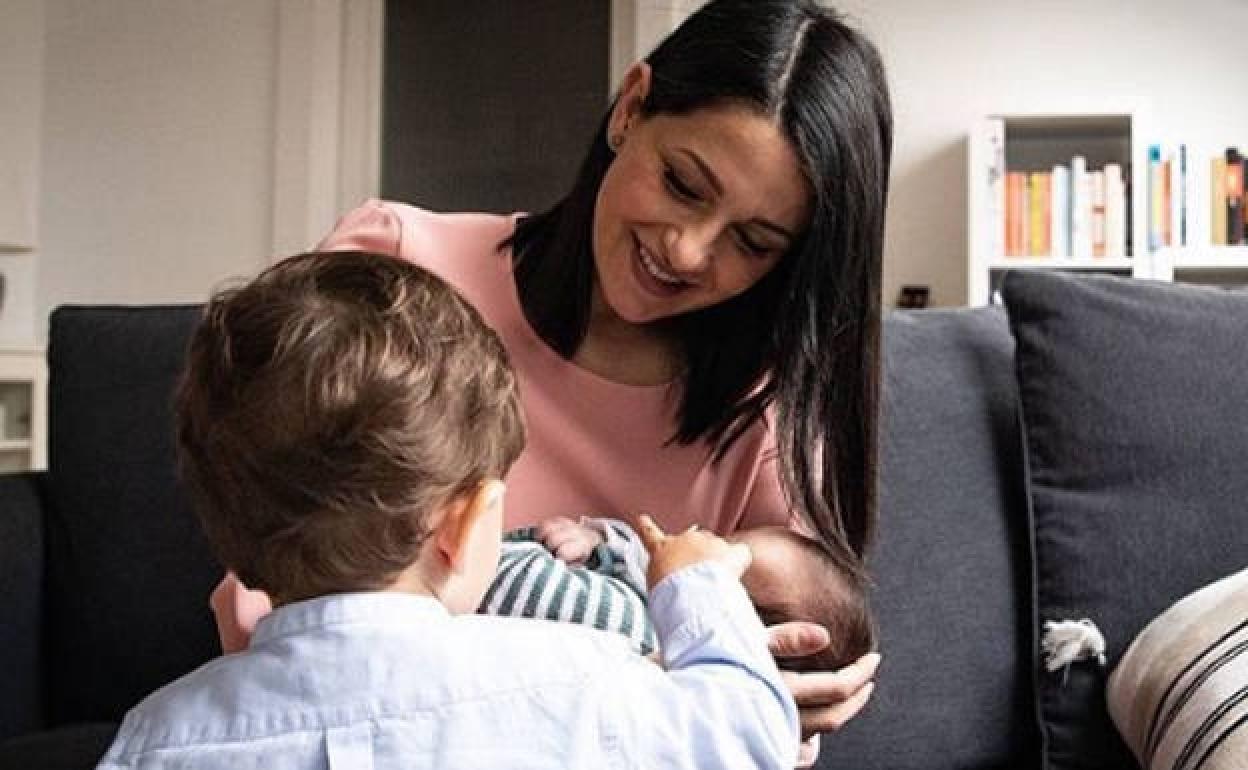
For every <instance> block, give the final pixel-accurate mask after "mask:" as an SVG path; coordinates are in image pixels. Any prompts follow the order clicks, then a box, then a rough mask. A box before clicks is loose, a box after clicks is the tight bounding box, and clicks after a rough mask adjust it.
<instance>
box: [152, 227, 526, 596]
mask: <svg viewBox="0 0 1248 770" xmlns="http://www.w3.org/2000/svg"><path fill="white" fill-rule="evenodd" d="M175 409H176V424H177V444H178V454H179V464H180V468H181V471H182V474H183V476H184V478H185V479H186V481H187V483H188V486H189V488H190V491H191V495H192V499H193V502H194V504H195V507H196V509H197V511H198V512H199V515H200V519H201V521H202V523H203V525H204V529H205V532H206V534H207V536H208V540H209V542H210V543H211V545H212V546H213V548H214V550H215V552H216V554H217V556H218V558H220V559H221V561H222V562H223V563H224V565H225V566H226V567H228V568H230V569H233V570H234V571H236V572H237V573H238V575H239V577H240V578H241V579H242V580H243V582H245V583H247V584H248V585H250V586H253V587H255V588H259V589H262V590H264V591H266V592H268V593H269V594H270V595H271V596H273V597H274V599H275V600H276V601H278V602H282V603H285V602H291V601H297V600H300V599H306V598H311V597H314V596H320V595H324V594H327V593H337V592H344V591H353V590H354V591H358V590H374V589H378V588H381V587H384V586H385V585H387V584H389V583H390V582H392V581H393V580H394V578H395V577H397V575H398V573H399V572H400V571H402V570H403V569H405V568H407V567H408V566H410V565H411V564H412V563H414V562H415V561H416V560H417V557H418V555H419V550H420V547H421V545H422V543H423V542H424V540H425V538H426V536H427V535H428V532H429V528H430V526H431V524H433V522H431V521H429V514H430V513H431V512H432V511H434V510H436V509H437V508H438V507H439V506H441V505H442V504H444V503H446V502H449V501H450V500H453V499H455V498H456V497H458V496H460V495H463V494H466V493H469V492H471V491H473V489H474V488H475V487H477V486H478V485H479V484H481V483H482V482H484V481H486V480H487V479H490V478H501V477H502V476H503V475H504V474H505V473H506V471H507V469H508V468H509V467H510V466H511V464H512V463H513V462H514V461H515V458H516V456H517V455H518V454H519V452H520V450H521V448H522V447H523V444H524V428H523V423H522V421H521V416H520V409H519V404H518V401H517V395H516V382H515V377H514V375H513V373H512V371H511V368H510V367H509V366H508V364H507V357H506V354H505V352H504V350H503V347H502V344H501V343H500V342H499V339H498V337H497V335H495V333H494V332H493V331H492V330H490V329H489V327H487V326H486V325H485V323H484V322H483V321H482V319H481V317H480V316H479V315H478V314H477V312H476V311H475V310H474V309H473V308H472V307H471V306H470V305H469V304H468V303H467V302H465V301H464V300H463V299H462V298H461V297H460V296H459V295H458V294H456V293H455V291H454V290H453V289H451V288H450V287H449V286H447V285H446V284H445V283H444V282H443V281H442V280H441V279H439V278H437V277H436V276H434V275H433V274H432V273H430V272H428V271H427V270H424V269H422V268H420V267H417V266H416V265H413V264H411V263H409V262H405V261H402V260H399V259H395V258H393V257H387V256H379V255H376V254H365V253H358V252H339V253H310V254H302V255H299V256H295V257H291V258H289V259H286V260H284V261H282V262H279V263H278V264H276V265H274V266H272V267H270V268H269V269H267V270H265V271H264V272H263V273H261V274H260V275H259V276H258V277H256V278H255V279H254V280H252V281H250V282H249V283H247V284H245V285H243V286H241V287H238V288H232V289H227V290H224V291H221V292H218V293H217V294H216V295H215V296H213V297H212V299H211V300H210V301H209V302H208V304H207V305H206V306H205V308H204V311H203V316H202V318H201V320H200V323H199V326H198V327H197V328H196V329H195V332H194V334H193V336H192V338H191V343H190V348H189V352H188V359H187V366H186V370H185V372H184V374H183V376H182V379H181V382H180V384H179V386H178V390H177V395H176V404H175Z"/></svg>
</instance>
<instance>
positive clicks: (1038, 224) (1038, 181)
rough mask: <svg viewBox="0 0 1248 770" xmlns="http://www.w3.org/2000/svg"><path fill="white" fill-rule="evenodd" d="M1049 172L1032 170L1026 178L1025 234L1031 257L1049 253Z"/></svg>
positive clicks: (1044, 255) (1043, 255)
mask: <svg viewBox="0 0 1248 770" xmlns="http://www.w3.org/2000/svg"><path fill="white" fill-rule="evenodd" d="M1050 179H1051V177H1049V172H1047V171H1033V172H1032V173H1031V174H1030V176H1029V178H1028V185H1029V192H1030V199H1029V200H1028V201H1027V206H1028V209H1027V214H1028V223H1027V236H1028V244H1027V246H1028V249H1027V253H1029V254H1030V255H1031V256H1033V257H1047V256H1048V255H1049V243H1050V238H1049V236H1050V229H1051V225H1050V223H1049V216H1050V214H1049V195H1050V192H1049V184H1050Z"/></svg>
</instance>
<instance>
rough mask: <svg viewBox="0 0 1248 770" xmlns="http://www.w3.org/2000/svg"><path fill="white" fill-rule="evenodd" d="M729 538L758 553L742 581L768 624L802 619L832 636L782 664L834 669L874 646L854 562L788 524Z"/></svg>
mask: <svg viewBox="0 0 1248 770" xmlns="http://www.w3.org/2000/svg"><path fill="white" fill-rule="evenodd" d="M728 539H729V540H732V541H735V542H739V543H745V544H746V545H748V546H749V547H750V551H751V552H752V553H753V555H754V559H753V561H752V562H751V563H750V566H749V568H748V569H747V570H746V571H745V574H744V575H743V576H742V577H741V582H742V584H743V585H744V586H745V590H746V592H747V593H748V594H749V595H750V600H751V601H753V603H754V608H755V609H756V610H757V611H758V615H759V617H760V618H762V620H763V622H764V623H765V624H766V625H775V624H777V623H785V622H788V621H793V620H804V621H807V622H810V623H815V624H817V625H820V626H823V627H824V628H826V629H827V630H828V633H829V635H830V636H831V638H832V642H831V644H830V645H828V647H827V648H826V649H824V650H822V651H820V652H818V653H815V654H813V655H807V656H804V657H800V658H785V659H781V660H780V665H781V668H786V669H790V670H794V671H835V670H838V669H841V668H844V667H845V666H847V665H848V664H850V663H853V662H854V661H855V660H857V659H858V658H860V657H862V656H863V655H865V654H867V653H868V652H871V650H872V649H873V648H874V647H875V623H874V621H873V620H872V617H871V611H870V608H869V607H868V604H867V591H866V585H865V580H864V578H863V577H862V571H861V570H860V569H858V568H856V566H855V565H854V564H852V563H851V562H849V561H846V560H845V559H838V558H837V556H836V554H834V553H833V552H831V551H829V550H828V549H827V548H824V547H823V546H822V545H820V544H819V543H818V542H817V541H815V540H813V539H811V538H808V537H805V536H803V535H800V534H798V533H796V532H794V531H792V530H790V529H788V528H785V527H759V528H756V529H746V530H741V531H739V532H737V533H735V534H733V535H731V536H730V537H729V538H728ZM846 558H848V557H846Z"/></svg>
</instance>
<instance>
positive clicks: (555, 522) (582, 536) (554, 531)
mask: <svg viewBox="0 0 1248 770" xmlns="http://www.w3.org/2000/svg"><path fill="white" fill-rule="evenodd" d="M534 533H535V534H536V536H537V539H538V540H539V541H541V543H542V545H544V546H546V550H548V551H550V552H551V553H553V554H554V555H555V556H556V557H558V558H559V559H561V560H562V561H565V562H567V563H568V564H584V563H585V560H586V559H588V558H589V555H590V554H591V553H593V552H594V549H595V548H597V547H598V546H599V545H602V542H603V539H602V533H601V532H599V531H598V530H596V529H594V528H593V527H591V526H589V525H588V524H582V523H581V522H579V521H573V520H572V519H570V518H568V517H567V516H556V517H554V518H550V519H546V520H545V521H543V522H541V523H540V524H538V525H537V526H536V527H535V528H534Z"/></svg>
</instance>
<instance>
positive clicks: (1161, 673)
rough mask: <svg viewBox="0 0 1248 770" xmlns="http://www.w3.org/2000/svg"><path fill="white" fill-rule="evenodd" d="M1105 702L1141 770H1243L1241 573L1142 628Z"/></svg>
mask: <svg viewBox="0 0 1248 770" xmlns="http://www.w3.org/2000/svg"><path fill="white" fill-rule="evenodd" d="M1106 695H1107V701H1108V705H1109V712H1110V715H1111V716H1112V717H1113V719H1114V723H1115V724H1116V725H1117V726H1118V729H1119V731H1120V732H1121V733H1122V735H1123V738H1124V739H1125V740H1126V742H1127V745H1128V746H1130V747H1131V750H1132V751H1133V752H1134V753H1135V756H1136V758H1137V759H1138V760H1139V762H1140V765H1141V767H1143V768H1145V770H1245V768H1248V570H1244V571H1242V572H1238V573H1236V574H1234V575H1231V576H1230V577H1227V578H1224V579H1222V580H1219V581H1218V582H1216V583H1213V584H1211V585H1209V586H1207V587H1205V588H1202V589H1201V590H1199V591H1197V592H1195V593H1193V594H1190V595H1189V596H1187V597H1186V598H1184V599H1182V600H1180V601H1179V602H1178V603H1176V604H1175V605H1174V606H1172V607H1171V608H1170V609H1168V610H1166V611H1165V612H1164V613H1162V614H1161V615H1159V616H1158V617H1157V618H1156V619H1155V620H1153V621H1152V622H1151V623H1149V625H1148V626H1147V627H1146V628H1145V629H1144V630H1143V631H1142V632H1140V635H1139V636H1138V637H1136V639H1135V641H1134V642H1132V644H1131V646H1130V647H1129V648H1128V649H1127V652H1126V654H1125V655H1124V656H1123V658H1122V661H1121V662H1120V663H1119V665H1118V667H1117V668H1116V669H1115V670H1114V673H1113V674H1112V675H1111V676H1110V680H1109V690H1108V692H1107V693H1106Z"/></svg>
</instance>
